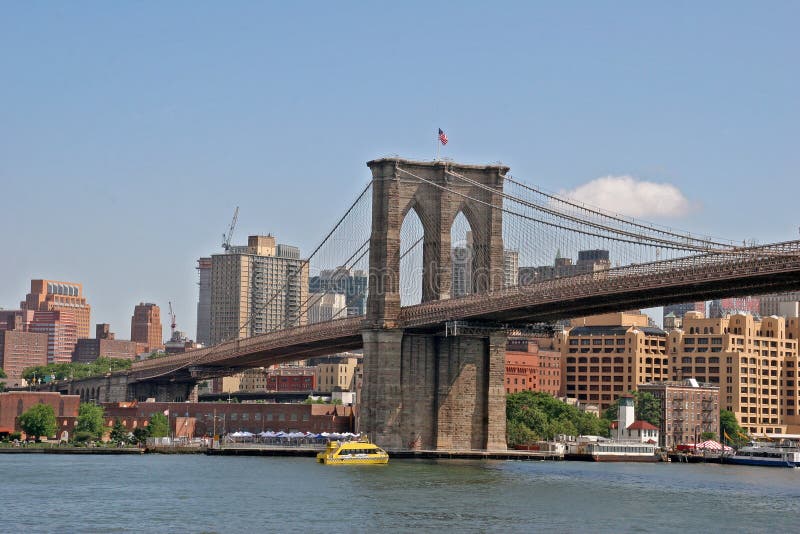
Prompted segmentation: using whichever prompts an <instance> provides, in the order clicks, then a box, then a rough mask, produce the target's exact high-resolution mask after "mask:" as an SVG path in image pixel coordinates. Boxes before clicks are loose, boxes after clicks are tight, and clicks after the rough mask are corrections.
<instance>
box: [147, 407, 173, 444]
mask: <svg viewBox="0 0 800 534" xmlns="http://www.w3.org/2000/svg"><path fill="white" fill-rule="evenodd" d="M147 429H148V431H149V432H150V435H151V436H152V437H154V438H163V437H166V436H168V435H169V419H167V416H166V415H164V414H163V413H161V412H158V413H154V414H153V415H151V416H150V423H149V424H148V425H147Z"/></svg>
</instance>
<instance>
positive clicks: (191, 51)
mask: <svg viewBox="0 0 800 534" xmlns="http://www.w3.org/2000/svg"><path fill="white" fill-rule="evenodd" d="M339 4H340V5H339ZM562 4H563V5H562ZM0 13H1V15H0V215H1V216H2V221H3V230H4V231H3V232H2V234H0V236H1V237H0V250H2V251H3V255H2V258H3V259H2V261H0V306H2V307H5V308H13V307H16V306H18V304H19V300H21V299H22V298H23V297H24V295H25V293H26V292H27V290H28V287H29V280H30V279H31V278H37V277H41V278H54V279H63V280H70V281H77V282H82V283H83V284H84V290H85V293H86V295H87V298H88V299H89V301H90V303H91V304H92V305H93V314H92V321H93V322H110V323H111V324H112V329H113V330H114V331H115V332H117V334H118V337H122V338H127V337H128V334H129V333H130V332H129V329H130V315H131V313H132V310H133V306H134V305H135V304H136V303H137V302H139V301H142V300H144V301H154V302H157V303H159V304H160V305H161V306H162V308H166V306H167V301H169V300H171V301H172V302H173V304H174V305H175V307H176V311H177V314H178V323H179V328H181V329H184V330H186V331H187V332H189V333H190V334H192V336H194V331H195V305H196V299H197V286H196V273H195V270H194V267H195V261H196V259H197V258H198V257H200V256H202V255H208V254H210V253H212V252H217V251H219V250H220V249H219V243H220V237H221V234H222V233H223V232H224V231H225V230H226V229H227V225H228V223H229V221H230V217H231V215H232V212H233V209H234V207H235V206H240V210H241V213H240V217H239V226H238V227H237V230H236V238H235V239H234V240H235V241H237V242H241V241H242V240H243V239H244V237H245V236H246V235H247V234H250V233H266V232H272V233H273V234H275V235H277V236H278V238H279V240H280V241H282V242H286V243H291V244H297V245H299V246H301V248H302V250H303V251H304V252H307V251H309V250H310V249H311V248H312V247H313V246H314V245H316V243H317V241H318V240H319V239H320V238H321V236H322V234H323V233H324V231H325V230H326V229H328V228H329V227H330V226H331V225H332V223H333V222H334V221H335V220H336V218H337V217H338V216H339V215H340V213H341V211H342V210H343V209H344V208H345V207H346V206H347V205H348V204H349V202H350V201H351V200H352V199H353V198H354V196H355V194H357V192H358V191H359V190H360V188H361V187H362V186H363V185H364V184H365V183H366V181H367V180H368V170H367V168H366V167H365V165H364V162H366V161H367V160H369V159H372V158H375V157H378V156H383V155H387V154H399V155H401V156H404V157H411V158H422V159H429V158H431V157H433V155H434V150H435V145H434V142H433V141H434V138H435V133H436V129H437V128H438V127H442V128H443V129H445V131H446V132H447V133H448V136H449V138H450V143H449V144H448V145H447V152H446V155H447V156H449V157H452V158H454V159H457V160H460V161H465V162H470V163H485V162H493V161H498V160H502V161H503V162H505V163H507V164H509V165H510V166H511V167H512V171H513V172H514V174H515V176H517V177H519V178H522V179H524V180H525V181H528V182H531V183H536V184H540V185H542V186H543V187H545V188H547V189H549V190H552V191H562V190H563V191H572V190H576V189H578V188H580V187H581V186H583V185H585V184H587V183H588V182H592V181H593V180H595V179H597V178H600V177H603V176H609V175H610V176H631V177H633V178H634V179H636V180H640V181H646V182H655V183H661V184H669V185H671V186H674V188H677V189H678V190H679V191H680V192H681V193H682V194H683V195H684V196H685V199H686V200H687V202H688V203H689V204H690V205H691V209H690V210H689V211H688V212H683V213H682V214H681V215H680V216H678V217H675V216H673V217H669V215H666V216H664V217H663V218H662V219H660V222H666V223H667V224H670V225H673V226H676V227H679V228H686V229H689V230H694V231H701V232H705V233H708V234H712V235H719V236H723V237H729V238H732V239H737V240H741V239H745V238H746V239H757V240H759V241H762V242H766V241H779V240H786V239H794V238H796V237H797V236H798V227H799V226H800V215H798V199H799V198H800V179H798V169H800V150H798V140H800V136H799V135H798V134H799V133H800V131H799V130H800V126H799V125H800V105H798V96H797V95H798V94H800V87H798V85H800V84H799V83H798V82H800V75H799V74H798V68H797V57H798V53H799V52H800V46H799V45H800V37H798V32H797V21H798V20H800V4H798V3H796V2H769V3H756V2H702V3H698V2H671V3H670V5H669V6H667V5H655V4H653V3H643V2H630V3H628V2H605V3H600V2H570V3H556V2H550V3H537V2H520V3H506V2H492V3H489V2H474V3H473V2H458V3H456V2H437V3H432V2H403V3H396V4H393V5H391V6H389V5H380V4H379V3H374V2H373V3H370V2H363V3H350V2H342V3H332V2H318V3H316V2H312V3H300V2H297V3H290V2H282V3H267V2H230V3H224V5H223V3H211V2H127V3H123V2H114V3H109V2H88V1H84V2H73V3H69V4H67V3H57V2H17V3H13V4H12V3H10V2H6V3H4V4H3V5H2V8H0ZM165 334H166V328H165Z"/></svg>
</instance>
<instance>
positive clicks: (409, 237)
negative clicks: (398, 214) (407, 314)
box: [400, 206, 425, 306]
mask: <svg viewBox="0 0 800 534" xmlns="http://www.w3.org/2000/svg"><path fill="white" fill-rule="evenodd" d="M424 239H425V229H424V227H423V226H422V220H421V219H420V217H419V214H418V213H417V209H416V208H415V207H414V206H412V207H410V208H409V210H408V212H406V214H405V217H404V218H403V224H402V226H401V227H400V305H401V306H410V305H413V304H419V303H420V302H422V276H423V271H424V269H423V254H422V251H423V241H424Z"/></svg>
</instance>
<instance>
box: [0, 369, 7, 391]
mask: <svg viewBox="0 0 800 534" xmlns="http://www.w3.org/2000/svg"><path fill="white" fill-rule="evenodd" d="M0 378H8V375H6V372H5V371H3V368H2V367H0ZM5 389H6V384H5V382H0V393H2V392H3V391H5Z"/></svg>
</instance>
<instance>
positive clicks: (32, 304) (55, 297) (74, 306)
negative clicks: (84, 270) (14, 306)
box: [20, 280, 91, 337]
mask: <svg viewBox="0 0 800 534" xmlns="http://www.w3.org/2000/svg"><path fill="white" fill-rule="evenodd" d="M20 307H21V308H22V310H23V311H25V310H30V311H53V310H55V311H59V310H69V311H70V312H71V313H72V315H73V316H74V320H75V322H76V324H77V328H78V332H77V334H78V337H89V335H90V333H91V317H90V316H91V306H89V304H88V303H87V302H86V299H85V298H84V296H83V286H82V285H81V284H77V283H75V282H58V281H56V280H31V292H30V293H28V294H27V295H26V296H25V300H24V301H23V302H21V303H20Z"/></svg>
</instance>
